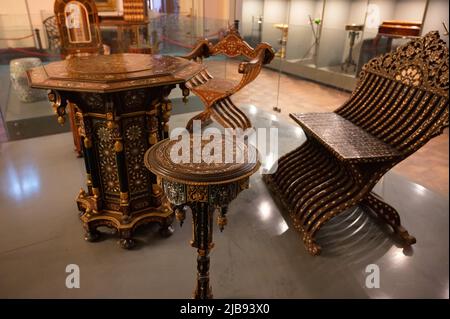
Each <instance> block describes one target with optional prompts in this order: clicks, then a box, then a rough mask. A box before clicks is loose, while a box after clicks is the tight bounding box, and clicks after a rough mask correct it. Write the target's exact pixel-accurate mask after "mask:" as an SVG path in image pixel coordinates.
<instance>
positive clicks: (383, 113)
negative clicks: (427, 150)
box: [335, 31, 449, 156]
mask: <svg viewBox="0 0 450 319" xmlns="http://www.w3.org/2000/svg"><path fill="white" fill-rule="evenodd" d="M448 59H449V56H448V47H447V46H446V44H445V42H444V41H443V40H441V39H440V38H439V33H438V32H437V31H433V32H430V33H428V34H427V35H425V36H424V37H423V38H419V39H416V40H413V41H410V42H408V43H407V44H405V45H403V46H400V47H398V48H397V49H396V50H395V51H393V52H391V53H388V54H384V55H381V56H379V57H376V58H374V59H372V60H370V61H369V62H368V63H367V64H366V65H364V67H363V69H362V71H361V74H360V80H359V82H358V85H357V88H356V89H355V90H354V91H353V93H352V95H351V97H350V99H349V100H348V101H347V102H346V103H344V105H343V106H341V107H340V108H338V109H337V110H336V111H335V112H336V113H338V114H340V115H341V116H343V117H344V118H346V119H348V120H350V121H351V122H353V123H354V124H356V125H358V126H360V127H361V128H363V129H365V130H366V131H368V132H369V133H371V134H372V135H374V136H376V137H378V138H379V139H381V140H383V141H384V142H385V143H387V144H389V145H391V146H392V147H394V148H396V149H397V150H399V151H401V152H402V153H403V154H404V155H405V156H408V155H410V154H412V153H414V152H415V151H417V150H418V149H419V148H420V147H422V146H423V145H424V144H425V143H426V142H428V141H429V140H430V139H431V138H432V137H434V136H436V135H439V134H441V133H442V131H443V129H444V128H445V127H447V126H448V124H449V121H448V115H449V105H448V89H449V61H448Z"/></svg>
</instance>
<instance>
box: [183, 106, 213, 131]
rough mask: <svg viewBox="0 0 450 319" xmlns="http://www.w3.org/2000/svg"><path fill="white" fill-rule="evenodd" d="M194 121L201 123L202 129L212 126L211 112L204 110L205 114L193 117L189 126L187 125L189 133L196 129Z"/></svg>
mask: <svg viewBox="0 0 450 319" xmlns="http://www.w3.org/2000/svg"><path fill="white" fill-rule="evenodd" d="M194 121H201V123H202V127H201V128H202V129H203V128H204V127H205V126H207V125H209V124H211V122H212V120H211V112H210V111H209V110H204V111H203V112H201V113H199V114H197V115H195V116H194V117H192V118H191V119H190V120H189V121H188V124H187V125H186V129H187V130H188V131H189V133H192V130H193V129H194Z"/></svg>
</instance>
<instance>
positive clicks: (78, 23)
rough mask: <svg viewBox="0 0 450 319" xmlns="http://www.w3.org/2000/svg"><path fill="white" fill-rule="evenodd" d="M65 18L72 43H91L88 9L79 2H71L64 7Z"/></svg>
mask: <svg viewBox="0 0 450 319" xmlns="http://www.w3.org/2000/svg"><path fill="white" fill-rule="evenodd" d="M64 16H65V20H66V21H65V22H66V27H67V30H68V35H69V41H70V42H71V43H89V42H91V30H90V24H89V18H88V12H87V10H86V7H85V6H84V5H82V4H81V3H80V2H78V1H71V2H69V3H68V4H66V6H65V7H64Z"/></svg>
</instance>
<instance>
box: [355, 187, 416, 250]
mask: <svg viewBox="0 0 450 319" xmlns="http://www.w3.org/2000/svg"><path fill="white" fill-rule="evenodd" d="M361 204H362V205H363V206H366V207H367V208H369V209H371V210H372V211H373V212H374V213H375V214H376V215H377V216H378V217H379V218H380V219H382V220H383V221H385V222H386V223H387V224H388V225H390V226H391V227H392V228H393V229H394V232H395V233H396V234H398V236H399V237H400V238H401V239H402V240H403V241H404V242H405V243H406V244H407V245H409V246H410V245H413V244H415V243H416V238H415V237H414V236H411V235H410V234H409V233H408V231H407V230H406V229H405V228H404V227H403V226H402V225H401V223H400V215H399V214H398V212H397V210H396V209H395V208H393V207H392V206H390V205H388V204H386V203H385V202H383V201H382V200H381V199H380V198H379V197H378V196H377V195H375V194H374V193H369V194H368V195H367V197H366V198H364V200H363V201H362V202H361Z"/></svg>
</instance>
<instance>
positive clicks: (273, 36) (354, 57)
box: [241, 0, 448, 91]
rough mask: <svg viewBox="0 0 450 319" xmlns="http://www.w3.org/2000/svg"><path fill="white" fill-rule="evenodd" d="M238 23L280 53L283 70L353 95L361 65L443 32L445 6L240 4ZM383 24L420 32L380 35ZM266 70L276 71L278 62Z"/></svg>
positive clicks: (342, 1) (332, 0) (322, 1)
mask: <svg viewBox="0 0 450 319" xmlns="http://www.w3.org/2000/svg"><path fill="white" fill-rule="evenodd" d="M430 12H433V14H432V15H431V14H430ZM241 20H242V28H241V30H242V32H243V34H244V36H245V37H247V38H249V39H257V40H259V39H261V40H262V41H267V42H269V43H270V44H272V45H273V46H274V47H277V48H278V50H282V52H281V54H279V55H278V57H277V59H278V62H279V63H281V65H282V66H281V69H282V70H283V72H286V73H290V74H294V75H298V76H301V77H304V78H307V79H311V80H314V81H318V82H321V83H325V84H328V85H331V86H334V87H337V88H341V89H345V90H348V91H351V90H353V88H354V87H355V84H356V81H357V77H358V74H359V72H360V70H361V67H362V66H363V65H364V64H365V63H366V62H367V61H368V60H370V59H371V58H373V57H375V56H377V55H379V54H382V53H385V52H387V51H390V50H393V49H394V48H395V47H397V46H398V45H401V44H402V43H404V42H405V41H407V40H408V39H410V38H413V37H415V36H420V35H421V34H422V33H423V32H428V31H430V30H436V29H437V30H440V31H441V33H444V32H445V29H444V28H443V26H442V22H445V23H447V24H448V2H445V1H442V0H437V1H429V0H243V2H242V17H241ZM383 23H390V24H391V25H394V26H395V27H396V28H397V27H405V26H406V28H412V29H413V28H418V29H417V30H416V31H417V32H416V33H405V34H402V33H395V32H394V34H386V33H383V32H380V26H382V25H383ZM412 29H410V31H411V30H412ZM282 44H284V45H285V47H284V48H281V46H282ZM269 67H272V68H274V69H279V68H280V66H279V65H278V64H277V62H274V63H272V64H271V65H270V66H269Z"/></svg>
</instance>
